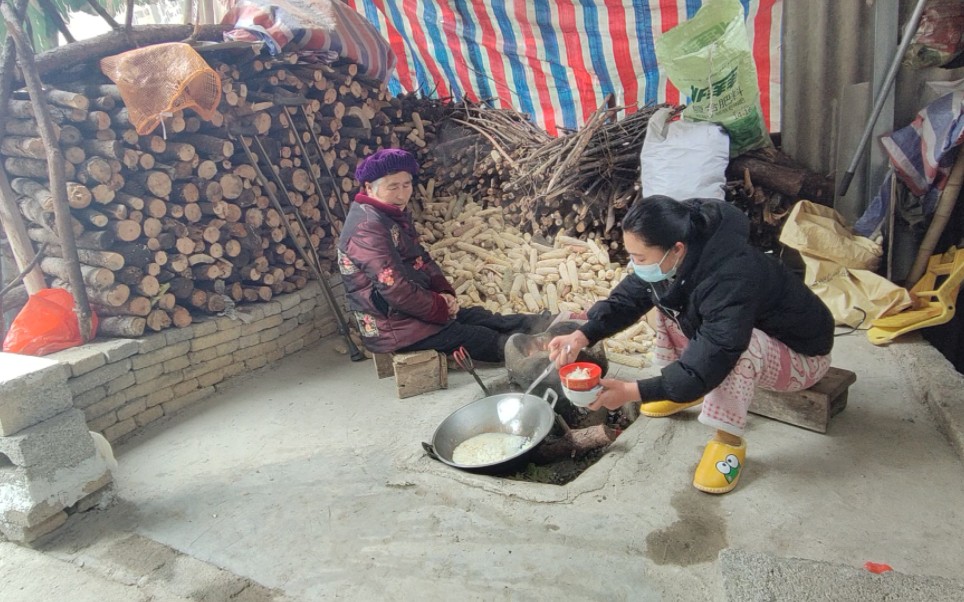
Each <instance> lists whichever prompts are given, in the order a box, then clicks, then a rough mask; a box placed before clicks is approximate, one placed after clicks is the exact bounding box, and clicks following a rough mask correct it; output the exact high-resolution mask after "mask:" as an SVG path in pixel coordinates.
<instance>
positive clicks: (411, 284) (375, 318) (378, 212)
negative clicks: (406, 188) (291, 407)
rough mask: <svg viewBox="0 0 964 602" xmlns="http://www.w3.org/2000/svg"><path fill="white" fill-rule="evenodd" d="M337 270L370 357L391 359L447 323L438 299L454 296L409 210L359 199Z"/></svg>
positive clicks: (343, 236) (351, 213)
mask: <svg viewBox="0 0 964 602" xmlns="http://www.w3.org/2000/svg"><path fill="white" fill-rule="evenodd" d="M338 268H339V271H340V272H341V277H342V279H343V280H344V282H345V291H346V295H347V297H348V308H349V309H350V310H351V311H352V313H353V314H354V316H355V319H356V320H357V321H358V327H359V330H360V331H361V335H362V341H363V342H364V343H365V347H367V348H368V350H369V351H373V352H377V353H391V352H393V351H396V350H398V349H401V348H403V347H407V346H408V345H411V344H413V343H416V342H418V341H420V340H422V339H424V338H425V337H428V336H431V335H433V334H435V333H436V332H438V331H440V330H441V329H442V327H444V326H445V324H447V323H448V322H449V312H448V305H447V304H446V303H445V299H444V298H442V296H441V294H440V293H450V294H452V295H454V294H455V291H454V290H453V289H452V285H451V284H449V282H448V280H446V278H445V276H444V275H443V274H442V269H441V268H439V266H438V264H437V263H435V260H433V259H432V258H431V256H429V254H428V251H426V250H425V248H424V247H422V245H421V244H420V243H419V242H418V234H416V232H415V227H414V225H413V224H412V217H411V214H409V212H407V211H405V210H401V209H399V208H397V207H395V206H393V205H389V204H387V203H382V202H381V201H378V200H376V199H373V198H371V197H369V196H366V195H364V194H358V195H356V196H355V202H354V203H352V205H351V209H350V210H349V211H348V217H347V219H346V220H345V227H344V229H343V230H342V233H341V237H340V238H339V239H338Z"/></svg>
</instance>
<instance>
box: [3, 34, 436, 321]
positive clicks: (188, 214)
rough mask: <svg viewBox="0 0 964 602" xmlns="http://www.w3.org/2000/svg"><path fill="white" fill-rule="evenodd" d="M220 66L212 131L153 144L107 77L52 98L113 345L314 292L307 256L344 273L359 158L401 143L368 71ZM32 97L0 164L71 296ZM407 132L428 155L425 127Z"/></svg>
mask: <svg viewBox="0 0 964 602" xmlns="http://www.w3.org/2000/svg"><path fill="white" fill-rule="evenodd" d="M208 61H209V63H210V64H211V66H212V67H213V68H215V69H216V70H217V71H218V73H219V74H220V76H221V78H222V89H223V94H222V100H221V103H220V106H219V107H218V111H217V112H216V113H215V115H214V118H213V119H211V120H210V121H202V120H201V119H199V118H198V117H197V116H196V115H195V114H193V113H192V112H190V111H187V112H183V113H182V112H177V113H175V114H174V115H173V116H171V117H169V118H166V119H165V120H164V125H163V128H158V129H156V130H155V131H153V132H151V133H150V134H149V135H138V134H137V132H136V131H135V129H134V127H133V126H132V124H131V123H130V120H129V115H128V110H127V107H126V106H125V105H124V100H123V99H122V97H121V95H120V93H119V92H118V90H117V88H116V86H114V85H112V84H110V83H107V80H106V79H104V78H103V76H100V75H99V74H98V73H96V72H94V73H92V74H91V75H90V77H89V78H88V80H86V81H83V82H74V83H70V82H58V84H57V87H56V88H50V89H49V90H48V92H47V98H48V101H49V102H50V104H51V110H52V113H53V117H54V119H55V121H56V122H57V133H58V136H59V140H60V145H61V148H62V151H63V153H64V156H65V158H66V160H67V179H68V181H69V183H68V196H69V204H70V206H71V215H72V222H73V223H72V225H73V230H74V233H75V235H76V237H77V247H78V251H79V255H80V260H81V262H82V264H83V265H82V268H81V269H82V272H83V275H84V281H85V284H86V286H87V292H88V297H89V299H90V300H91V303H92V305H93V309H94V311H96V312H97V314H98V315H99V316H100V317H101V318H102V319H101V332H102V333H104V334H111V335H119V336H137V335H140V334H141V333H142V332H143V331H144V329H145V328H149V329H151V330H161V329H163V328H166V327H168V326H171V325H175V326H185V325H187V324H190V323H191V320H192V316H191V313H192V312H196V311H200V312H206V313H219V312H223V311H225V310H226V309H227V308H229V307H230V306H231V305H233V304H234V303H237V302H243V301H259V300H262V301H263V300H268V299H270V298H271V297H272V295H275V294H279V293H285V292H291V291H294V290H297V289H299V288H301V287H303V286H304V285H305V284H306V283H307V280H308V278H309V277H310V273H311V271H310V269H309V266H308V265H307V264H306V261H310V257H311V254H305V253H303V250H305V249H308V247H309V245H310V247H312V248H314V249H316V250H318V251H319V254H320V255H321V256H322V257H323V258H325V260H326V261H327V259H330V254H331V252H332V248H333V235H335V234H337V232H340V228H341V222H342V220H343V218H344V215H345V213H346V211H347V205H348V203H349V200H350V197H349V193H350V192H351V191H352V190H353V189H354V187H355V183H354V179H353V177H352V176H353V173H354V168H355V165H356V163H357V161H358V159H359V158H361V157H364V156H366V155H368V154H370V153H371V152H374V151H375V150H377V149H378V148H380V147H383V146H397V145H398V144H399V139H398V137H397V135H396V133H395V125H396V124H397V123H399V124H401V123H402V122H401V115H402V112H401V101H400V100H398V99H392V98H391V97H390V96H389V95H388V93H387V90H386V87H385V86H384V85H383V84H380V83H378V82H373V81H369V80H366V79H364V78H362V77H359V75H358V69H357V66H356V65H354V64H350V63H346V64H340V65H329V64H326V63H324V62H322V61H320V60H318V59H317V58H316V57H315V56H314V55H312V54H310V53H307V54H306V53H299V54H295V53H289V54H284V55H280V56H277V57H274V58H272V59H261V58H256V57H254V56H253V55H248V56H242V55H221V56H219V57H218V58H211V57H208ZM24 98H25V97H24V96H21V95H18V96H16V97H15V98H14V99H13V100H11V101H10V107H9V110H10V117H11V118H10V119H9V120H8V122H7V124H6V136H5V137H4V138H3V139H2V142H0V155H2V156H3V167H4V168H5V169H6V171H7V173H8V174H9V176H10V178H11V180H12V182H11V183H12V185H13V188H14V190H15V191H16V193H17V194H18V195H20V197H21V198H20V207H21V212H22V214H23V215H24V217H25V218H26V220H27V221H28V225H29V230H28V232H29V235H30V237H31V238H32V239H33V240H34V241H36V243H38V248H39V247H40V245H44V246H43V252H44V255H45V257H44V259H43V260H42V262H41V264H40V265H41V268H42V270H43V271H44V273H45V274H47V275H48V277H49V281H50V283H51V284H52V285H54V286H63V287H66V286H67V284H66V280H67V275H66V266H65V262H64V260H63V259H61V257H62V255H63V253H62V249H61V245H60V241H59V240H58V237H57V234H56V230H55V229H54V223H53V201H52V195H51V192H50V190H49V187H48V184H47V181H46V180H47V167H46V162H45V154H44V146H43V143H42V142H41V140H40V138H39V137H38V131H37V125H36V122H35V120H34V116H33V110H32V107H31V104H30V102H28V101H27V100H24ZM409 116H410V115H409ZM401 129H402V130H403V135H404V136H405V137H406V139H407V140H408V142H409V143H410V144H418V143H421V145H422V146H425V142H424V138H425V135H424V134H422V135H421V137H420V136H419V128H418V125H417V124H414V125H404V124H403V125H401ZM252 158H254V159H252ZM256 164H257V167H258V168H259V169H256V167H255V165H256ZM259 172H260V173H259ZM272 197H274V198H275V199H277V200H278V201H279V203H280V205H276V204H274V202H273V201H272ZM285 222H288V223H287V224H286V223H285ZM302 225H304V228H302ZM292 234H293V235H294V240H293V239H292ZM298 247H301V249H299V248H298ZM321 267H322V268H324V267H325V266H321Z"/></svg>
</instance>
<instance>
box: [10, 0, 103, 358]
mask: <svg viewBox="0 0 964 602" xmlns="http://www.w3.org/2000/svg"><path fill="white" fill-rule="evenodd" d="M0 12H2V13H3V19H4V21H6V24H7V36H9V37H12V38H13V40H14V44H15V46H16V51H17V59H18V62H19V63H20V69H21V71H22V72H23V77H24V81H25V83H26V85H27V91H28V92H29V94H30V98H31V100H32V101H33V103H34V112H35V117H36V119H37V127H38V129H39V130H40V137H41V138H43V141H44V145H45V146H46V147H47V166H48V169H49V175H50V178H49V179H50V192H51V193H53V195H54V215H55V216H56V220H57V231H58V234H59V237H60V240H61V242H62V246H63V253H64V256H65V257H64V260H65V261H66V262H67V265H68V269H69V275H70V279H69V282H70V288H71V291H72V293H73V296H74V302H75V304H76V311H77V322H78V325H79V326H80V333H81V337H83V341H84V342H85V343H86V342H87V341H89V340H90V339H91V338H92V337H93V336H94V334H95V333H93V332H92V330H91V314H90V304H89V303H88V302H87V295H86V287H85V286H84V279H83V274H82V273H81V271H80V260H79V259H78V257H77V245H76V243H75V242H74V232H73V229H72V226H71V218H70V205H69V204H68V203H67V178H66V175H65V172H64V156H63V152H61V150H60V144H59V141H58V139H57V134H56V132H55V130H54V123H53V120H52V119H51V116H50V107H49V106H47V99H46V97H45V96H44V91H43V83H42V82H41V81H40V76H39V75H38V74H37V68H36V65H35V63H34V54H33V49H32V48H31V47H30V44H29V43H28V41H27V38H26V37H25V36H24V33H23V30H22V29H21V28H20V23H19V22H18V15H17V13H16V11H15V10H14V9H13V8H12V7H11V6H10V5H9V4H0Z"/></svg>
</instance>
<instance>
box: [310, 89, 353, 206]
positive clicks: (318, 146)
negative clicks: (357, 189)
mask: <svg viewBox="0 0 964 602" xmlns="http://www.w3.org/2000/svg"><path fill="white" fill-rule="evenodd" d="M299 109H301V116H302V117H303V118H304V120H305V123H307V124H308V133H309V134H311V140H312V141H313V142H314V143H315V149H316V150H317V151H318V161H319V162H320V163H321V164H322V165H324V166H325V171H327V172H328V178H329V179H330V180H331V188H332V191H333V192H334V193H335V198H336V199H338V206H339V207H341V216H342V219H346V220H347V219H348V210H347V209H345V204H344V203H342V201H341V186H336V185H335V184H336V182H335V174H333V173H331V168H330V167H328V162H327V161H325V151H324V150H322V148H321V142H319V141H318V135H317V134H315V130H313V129H311V121H309V120H308V112H307V111H305V108H304V107H299ZM318 192H321V191H320V190H319V191H318Z"/></svg>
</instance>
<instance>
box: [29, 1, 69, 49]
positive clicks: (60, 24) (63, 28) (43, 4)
mask: <svg viewBox="0 0 964 602" xmlns="http://www.w3.org/2000/svg"><path fill="white" fill-rule="evenodd" d="M37 3H38V4H39V5H40V8H41V9H43V11H44V12H45V13H47V16H48V17H49V18H50V20H51V21H53V22H54V25H56V26H57V30H58V31H60V33H61V34H63V36H64V39H65V40H67V43H68V44H71V43H73V42H76V41H77V40H76V39H75V38H74V36H72V35H71V33H70V30H69V29H67V24H66V23H64V20H63V19H61V18H60V13H58V12H57V9H56V8H54V6H53V4H51V3H50V0H37Z"/></svg>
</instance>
